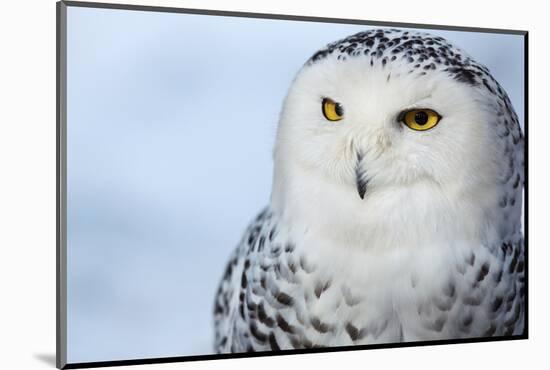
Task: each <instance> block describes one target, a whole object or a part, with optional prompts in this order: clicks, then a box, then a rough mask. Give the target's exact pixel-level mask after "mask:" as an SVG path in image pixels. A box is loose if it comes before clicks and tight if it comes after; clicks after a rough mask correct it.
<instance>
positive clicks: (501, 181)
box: [272, 29, 523, 238]
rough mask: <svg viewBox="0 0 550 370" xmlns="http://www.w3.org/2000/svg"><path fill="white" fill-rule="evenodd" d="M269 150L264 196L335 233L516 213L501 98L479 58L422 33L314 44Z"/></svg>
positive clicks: (516, 130)
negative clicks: (269, 181) (271, 172)
mask: <svg viewBox="0 0 550 370" xmlns="http://www.w3.org/2000/svg"><path fill="white" fill-rule="evenodd" d="M274 158H275V176H274V187H273V195H272V203H273V205H274V207H275V208H277V209H278V210H279V211H280V212H281V213H282V214H286V215H288V217H293V218H297V219H295V220H292V222H295V223H296V222H301V223H302V224H304V227H318V228H321V229H324V230H331V229H332V230H340V229H342V234H343V235H345V236H344V237H345V238H349V235H360V234H362V233H363V232H368V233H369V235H372V233H373V232H378V233H387V232H389V230H392V231H391V232H392V233H395V230H396V225H400V227H402V228H403V235H404V236H406V237H407V238H410V237H411V233H412V234H414V235H416V234H418V235H419V237H421V235H422V234H423V233H424V232H426V230H427V229H428V230H436V229H437V230H438V232H439V233H440V234H441V232H442V231H444V233H452V232H459V233H464V232H468V233H478V232H480V230H481V229H484V230H485V229H487V228H488V227H493V228H494V230H495V232H503V231H502V230H504V229H506V227H508V224H509V222H510V219H512V220H513V221H514V222H515V221H517V220H516V219H519V218H520V216H519V215H520V212H521V186H520V185H519V184H520V183H521V182H522V181H523V171H522V167H523V163H522V162H523V137H522V133H521V130H520V127H519V125H518V121H517V117H516V114H515V112H514V110H513V108H512V106H511V103H510V100H509V99H508V97H507V95H506V93H505V92H504V90H503V89H502V88H501V87H500V85H499V84H498V83H497V82H496V81H495V79H494V78H493V77H492V76H491V75H490V73H489V71H488V69H487V68H486V67H484V66H482V65H481V64H479V63H477V62H475V61H474V60H473V59H472V58H471V57H470V56H468V55H467V54H466V53H465V52H464V51H462V50H460V49H458V48H457V47H455V46H453V45H451V44H450V43H449V42H447V41H446V40H445V39H443V38H441V37H435V36H432V35H429V34H426V33H420V32H411V31H401V30H395V29H389V30H370V31H366V32H361V33H358V34H355V35H352V36H350V37H348V38H346V39H344V40H340V41H337V42H335V43H332V44H329V45H328V46H327V47H326V48H324V49H322V50H320V51H318V52H317V53H316V54H314V55H313V56H312V57H311V58H310V59H309V60H308V61H307V62H306V63H305V65H304V66H303V67H302V69H301V70H300V71H299V73H298V75H297V76H296V78H295V80H294V81H293V83H292V86H291V87H290V90H289V92H288V95H287V97H286V99H285V102H284V105H283V109H282V113H281V118H280V122H279V126H278V132H277V140H276V146H275V151H274ZM512 199H513V200H512ZM504 203H506V204H504ZM290 215H292V216H290ZM504 217H506V219H507V220H506V222H504V221H503V218H504ZM487 220H489V221H487ZM493 220H494V222H493ZM488 223H489V224H490V225H488ZM455 229H456V230H455ZM465 229H467V230H465ZM501 229H502V230H501ZM334 234H335V235H336V234H338V232H337V231H336V232H335V233H334Z"/></svg>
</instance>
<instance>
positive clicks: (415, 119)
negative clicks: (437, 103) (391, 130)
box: [401, 109, 441, 131]
mask: <svg viewBox="0 0 550 370" xmlns="http://www.w3.org/2000/svg"><path fill="white" fill-rule="evenodd" d="M401 116H402V118H401V121H402V122H403V123H404V124H405V125H407V126H408V127H409V128H410V129H413V130H416V131H426V130H429V129H431V128H432V127H434V126H436V125H437V124H438V123H439V120H440V119H441V116H440V115H439V114H438V113H437V112H436V111H433V110H431V109H411V110H409V111H405V112H403V113H402V114H401Z"/></svg>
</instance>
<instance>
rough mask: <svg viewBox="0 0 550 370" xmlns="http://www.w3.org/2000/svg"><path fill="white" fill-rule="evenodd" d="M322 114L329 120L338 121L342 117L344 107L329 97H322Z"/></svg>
mask: <svg viewBox="0 0 550 370" xmlns="http://www.w3.org/2000/svg"><path fill="white" fill-rule="evenodd" d="M322 106H323V116H325V118H326V119H328V120H329V121H340V120H341V119H342V118H344V108H342V105H341V104H340V103H337V102H335V101H334V100H331V99H329V98H324V99H323V104H322Z"/></svg>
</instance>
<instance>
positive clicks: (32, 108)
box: [0, 0, 550, 369]
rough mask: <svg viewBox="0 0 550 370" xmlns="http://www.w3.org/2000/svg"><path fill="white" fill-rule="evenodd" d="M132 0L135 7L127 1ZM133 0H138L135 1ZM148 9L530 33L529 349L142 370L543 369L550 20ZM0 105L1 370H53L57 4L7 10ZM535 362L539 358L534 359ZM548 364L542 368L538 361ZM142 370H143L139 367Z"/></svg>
mask: <svg viewBox="0 0 550 370" xmlns="http://www.w3.org/2000/svg"><path fill="white" fill-rule="evenodd" d="M128 2H130V1H128ZM133 3H138V2H133ZM140 3H143V4H156V5H172V6H177V5H179V6H186V7H196V8H212V9H227V10H244V11H255V12H272V13H286V14H302V15H311V16H313V15H317V16H330V17H342V18H345V17H347V18H363V19H373V20H392V21H406V22H418V23H438V24H451V25H464V26H466V25H469V26H484V27H500V28H517V29H529V30H530V31H531V35H530V50H531V53H530V74H531V85H530V107H531V109H530V125H529V128H530V131H529V132H530V136H529V138H530V177H529V179H530V184H531V185H530V198H531V200H532V202H531V204H530V206H531V208H530V212H529V216H530V228H529V229H530V239H529V241H530V255H529V257H530V258H529V261H530V266H529V267H530V323H531V325H530V336H531V339H530V340H528V341H519V342H518V341H515V342H499V343H486V344H470V345H452V346H439V347H423V348H403V349H398V350H379V351H360V352H347V353H332V354H317V355H304V356H285V357H270V358H268V359H266V358H255V359H242V360H228V361H215V362H202V363H186V364H166V365H155V366H150V367H149V368H159V369H160V368H174V369H175V368H178V369H182V368H190V369H191V368H193V369H195V368H199V369H210V368H214V367H215V368H216V369H219V368H221V369H237V368H239V369H240V368H244V369H254V368H257V367H258V366H261V367H265V368H273V369H275V368H280V367H284V366H296V367H298V366H300V367H305V366H307V367H310V366H311V367H325V366H326V367H332V368H334V367H342V366H353V365H361V366H369V367H382V366H384V367H388V368H393V367H398V366H407V367H409V368H410V367H412V368H417V367H418V368H422V369H440V368H441V367H443V366H444V367H446V368H449V369H464V368H468V367H474V368H482V367H485V368H496V367H497V368H501V369H508V368H510V369H517V368H521V367H530V368H531V367H533V368H536V367H537V366H535V365H536V364H537V363H544V359H545V358H546V356H545V350H546V349H547V331H548V329H550V327H549V325H548V324H549V320H548V316H547V313H548V312H550V307H549V300H548V295H547V292H546V290H547V289H546V288H545V287H546V286H547V280H548V278H547V277H546V275H545V271H547V268H546V261H548V260H549V257H550V255H549V252H548V249H547V248H546V245H547V244H548V239H547V238H546V237H545V235H544V231H545V229H546V219H545V215H546V212H544V211H545V206H546V205H547V204H548V200H549V199H548V193H547V192H546V191H545V190H546V189H548V188H549V186H550V177H549V175H546V171H545V168H546V166H545V162H546V158H547V156H548V154H549V153H548V149H547V147H548V145H547V144H545V142H544V140H545V139H546V134H549V133H550V130H549V128H548V126H547V125H545V124H544V123H545V121H546V117H547V112H546V105H547V104H546V102H545V98H546V90H547V89H546V86H547V84H548V83H549V82H550V81H548V72H547V70H546V68H547V67H546V64H547V63H546V61H547V60H548V58H549V53H548V50H547V47H546V40H547V37H548V36H550V35H549V34H548V29H547V21H546V19H545V17H544V15H545V13H544V11H543V9H542V3H541V5H540V9H536V8H533V7H532V6H531V7H530V6H527V4H525V2H522V3H514V4H511V5H509V4H506V5H504V4H503V3H501V2H496V1H493V2H483V3H481V2H479V1H462V2H461V4H460V6H456V7H453V9H452V11H448V4H446V3H443V2H436V1H420V0H419V1H416V2H414V3H410V2H407V1H395V2H393V3H392V4H391V7H388V6H386V5H387V4H385V3H369V4H368V5H367V4H365V3H363V2H354V1H344V0H342V1H339V2H327V3H315V4H313V3H309V4H308V3H305V2H302V3H298V2H296V1H282V0H279V1H269V2H267V1H265V2H252V1H244V0H238V1H237V0H232V1H231V2H227V1H225V2H224V1H208V2H201V1H183V0H182V1H142V2H140ZM0 31H1V32H0V34H1V35H2V45H3V53H2V58H1V59H0V63H1V67H2V68H0V73H1V75H0V78H1V79H0V80H1V81H3V85H2V90H1V91H2V102H3V103H2V105H1V106H2V109H1V110H0V117H1V119H0V122H1V127H2V135H0V168H1V169H2V174H3V176H2V182H1V183H0V190H1V191H0V205H1V208H0V209H1V211H0V217H1V221H2V223H1V224H2V225H3V227H2V233H0V234H1V241H0V246H1V247H2V248H1V250H2V258H1V261H2V268H1V269H0V274H1V279H0V281H2V285H1V287H2V290H3V293H4V294H3V298H4V299H3V304H2V305H1V308H0V310H1V311H0V313H1V314H0V317H1V318H0V320H1V321H0V327H1V328H2V330H1V333H2V334H0V335H1V337H0V338H1V339H2V348H3V351H2V353H3V364H2V367H6V368H32V369H36V368H51V367H52V366H53V365H52V359H53V354H54V353H55V319H54V318H55V4H54V2H53V1H44V0H41V1H30V0H29V1H26V2H10V3H6V4H5V5H4V8H3V12H2V21H1V22H0ZM539 361H542V362H539ZM539 366H544V365H539ZM142 368H148V367H147V366H142Z"/></svg>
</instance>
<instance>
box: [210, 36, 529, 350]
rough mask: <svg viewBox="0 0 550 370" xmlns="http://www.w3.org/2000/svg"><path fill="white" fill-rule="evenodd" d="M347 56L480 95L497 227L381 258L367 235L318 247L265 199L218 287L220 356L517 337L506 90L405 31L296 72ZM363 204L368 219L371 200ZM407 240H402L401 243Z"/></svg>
mask: <svg viewBox="0 0 550 370" xmlns="http://www.w3.org/2000/svg"><path fill="white" fill-rule="evenodd" d="M354 58H363V59H364V60H365V62H366V63H365V64H363V65H365V66H366V68H373V69H376V70H377V71H380V70H382V71H384V70H387V76H388V77H387V80H388V81H389V80H390V79H396V78H400V75H402V74H407V75H413V76H416V77H415V78H419V79H422V78H424V76H430V75H432V76H434V75H435V76H442V77H441V78H449V79H452V80H454V81H456V83H458V84H460V85H466V86H467V87H468V88H471V89H475V90H476V91H480V90H483V91H482V92H481V93H480V94H484V96H487V97H488V98H486V100H484V107H486V108H485V109H487V110H488V111H490V112H491V117H492V122H489V123H488V124H490V125H491V127H492V128H491V130H492V132H494V138H495V148H496V149H495V151H496V152H497V153H500V155H501V157H500V158H495V159H492V161H491V165H493V166H494V167H496V168H497V171H498V173H497V178H498V184H495V187H494V194H496V197H497V198H498V201H497V203H498V204H496V205H495V206H494V208H492V209H491V212H492V213H487V212H486V214H489V215H490V217H498V220H496V221H495V220H492V219H490V220H487V225H488V226H485V225H484V226H483V227H482V228H480V230H483V232H479V233H475V234H474V236H473V237H472V236H468V237H464V238H462V237H460V235H459V236H458V237H456V238H453V239H449V240H447V241H445V242H440V241H438V242H437V243H435V242H432V241H431V239H426V246H423V245H422V244H423V243H422V240H420V242H417V243H413V245H414V246H415V248H414V249H410V248H401V249H400V248H399V245H400V242H399V241H398V242H395V243H394V244H397V246H393V247H392V249H388V250H387V251H386V250H383V248H382V249H379V248H378V246H377V243H378V242H377V240H378V239H379V238H378V237H376V236H375V235H372V238H371V237H369V234H367V236H366V237H363V236H360V237H357V238H354V237H350V238H349V240H348V239H346V238H340V239H335V240H338V241H336V242H335V241H334V240H331V241H330V242H326V243H325V240H324V239H323V237H322V236H320V235H312V233H314V230H315V229H314V227H313V226H312V225H310V224H309V221H310V220H308V219H306V220H303V224H304V225H306V226H305V227H299V226H297V225H294V224H293V222H292V221H289V220H292V219H293V218H292V217H290V216H289V215H288V214H289V213H290V211H289V209H290V208H291V204H290V203H288V201H286V200H285V197H283V196H274V197H273V198H272V203H271V206H270V207H268V208H266V209H265V210H264V211H262V212H261V213H260V214H259V215H258V216H257V217H256V218H255V219H254V221H253V222H252V223H251V224H250V226H249V227H248V229H247V231H246V232H245V234H244V236H243V238H242V240H241V242H240V244H239V246H238V248H237V249H236V250H235V251H234V253H233V255H232V256H231V259H230V262H229V264H228V265H227V268H226V271H225V273H224V276H223V279H222V282H221V284H220V286H219V290H218V293H217V296H216V300H215V310H214V317H215V334H216V338H215V350H216V351H217V352H219V353H227V352H246V351H266V350H275V351H277V350H283V349H292V348H314V347H326V346H342V345H353V344H370V343H392V342H401V341H415V340H434V339H452V338H475V337H486V336H502V335H517V334H521V333H522V332H523V330H524V315H525V311H524V310H525V303H524V297H525V285H524V282H525V261H524V241H523V237H522V233H521V220H520V217H519V216H518V215H519V213H518V207H520V205H521V194H522V188H523V181H524V174H523V135H522V133H521V129H520V127H519V124H518V120H517V116H516V114H515V112H514V110H513V108H512V104H511V102H510V100H509V99H508V97H507V95H506V93H505V92H504V90H503V89H502V88H501V87H500V85H499V84H498V83H497V82H496V81H495V79H494V78H493V77H492V76H491V75H490V73H489V71H488V70H487V68H485V67H484V66H482V65H480V64H478V63H476V62H475V61H474V60H472V59H471V58H470V57H469V56H468V55H467V54H466V53H465V52H463V51H461V50H459V49H458V48H456V47H454V46H452V45H451V44H449V43H448V42H447V41H445V40H444V39H443V38H441V37H434V36H431V35H428V34H425V33H419V32H411V31H401V30H371V31H366V32H361V33H358V34H356V35H352V36H350V37H348V38H346V39H344V40H341V41H338V42H335V43H332V44H330V45H328V46H327V48H325V49H322V50H320V51H319V52H317V53H316V54H315V55H313V56H312V57H311V58H310V60H309V61H307V62H306V64H305V66H304V68H303V69H307V68H311V67H312V66H314V65H319V64H322V63H332V62H337V63H346V62H347V61H349V60H352V59H354ZM365 58H366V59H365ZM377 73H379V72H377ZM409 77H410V76H409ZM367 159H368V158H367ZM360 160H361V159H360ZM367 171H368V170H367ZM276 175H277V172H276ZM316 181H317V180H316ZM376 186H377V185H376V183H374V185H373V189H375V190H374V192H376V191H377V188H376ZM274 193H275V189H274ZM367 194H369V190H367ZM276 195H277V194H276ZM372 199H374V198H372ZM343 202H344V201H343ZM371 204H372V201H371ZM309 205H311V203H309ZM306 207H307V205H306ZM364 207H365V208H364V209H365V210H366V211H367V212H368V210H369V198H368V197H367V199H366V202H365V203H364ZM323 210H324V211H326V213H328V214H330V213H331V211H332V210H331V209H323ZM484 211H486V210H484ZM335 213H336V212H335ZM451 214H452V213H451ZM484 214H485V213H484ZM495 215H496V216H495ZM310 217H311V216H310ZM389 217H390V216H389V215H388V218H389ZM488 217H489V216H488ZM302 218H303V217H302ZM306 218H307V217H306ZM451 219H452V217H451ZM442 222H443V221H442ZM452 222H455V223H456V222H457V220H454V219H452ZM458 222H460V221H458ZM484 222H485V221H484ZM312 224H313V223H312ZM310 226H311V227H310ZM336 227H337V225H335V228H336ZM395 227H396V228H395V232H396V233H399V232H401V230H400V229H398V228H397V225H396V226H395ZM388 230H393V229H392V226H391V225H390V226H388ZM476 230H477V229H476ZM335 233H336V232H335ZM480 233H481V235H480ZM415 237H416V236H415V235H411V236H410V237H409V236H407V235H404V236H403V240H407V239H408V238H410V239H411V240H414V239H415ZM434 240H440V239H437V238H436V239H434ZM316 244H318V245H316ZM325 244H326V245H325ZM348 244H352V245H351V246H350V245H348ZM373 244H374V245H373ZM401 244H403V243H401ZM380 245H385V244H384V243H382V242H380ZM369 248H370V249H369ZM381 250H382V251H381ZM427 259H428V260H429V261H426V260H427ZM426 266H429V267H426Z"/></svg>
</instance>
